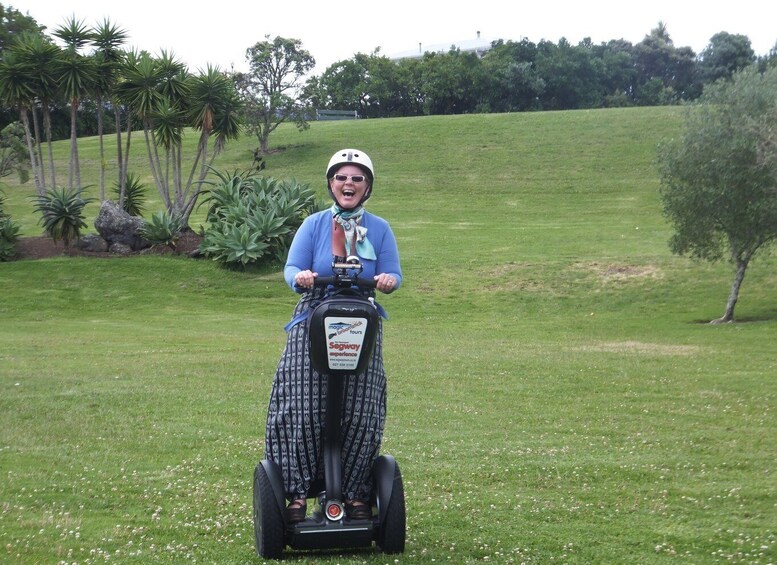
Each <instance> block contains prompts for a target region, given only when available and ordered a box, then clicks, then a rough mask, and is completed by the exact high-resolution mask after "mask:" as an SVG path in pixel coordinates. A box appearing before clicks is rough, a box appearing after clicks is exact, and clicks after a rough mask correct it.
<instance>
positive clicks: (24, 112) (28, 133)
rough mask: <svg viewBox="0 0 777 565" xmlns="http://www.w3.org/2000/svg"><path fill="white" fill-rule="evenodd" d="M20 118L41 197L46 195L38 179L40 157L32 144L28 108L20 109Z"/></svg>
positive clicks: (36, 187) (36, 185) (37, 189)
mask: <svg viewBox="0 0 777 565" xmlns="http://www.w3.org/2000/svg"><path fill="white" fill-rule="evenodd" d="M19 117H20V118H21V120H22V125H23V126H24V137H25V139H26V141H27V151H28V152H29V154H30V167H31V168H32V178H33V180H34V181H35V190H36V191H37V193H38V194H39V195H43V194H44V192H45V191H44V189H43V186H42V185H41V182H40V178H38V162H37V161H38V157H37V156H36V155H35V148H34V147H33V144H32V132H31V131H30V116H29V115H28V114H27V109H26V108H21V107H20V108H19Z"/></svg>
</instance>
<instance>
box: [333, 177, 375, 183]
mask: <svg viewBox="0 0 777 565" xmlns="http://www.w3.org/2000/svg"><path fill="white" fill-rule="evenodd" d="M332 178H333V179H335V180H336V181H337V182H345V181H347V180H348V179H351V181H353V183H354V184H359V183H360V182H364V181H365V180H366V179H367V177H365V176H364V175H350V176H349V175H334V176H333V177H332Z"/></svg>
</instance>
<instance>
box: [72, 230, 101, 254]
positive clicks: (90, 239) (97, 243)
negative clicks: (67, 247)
mask: <svg viewBox="0 0 777 565" xmlns="http://www.w3.org/2000/svg"><path fill="white" fill-rule="evenodd" d="M76 247H77V248H78V249H80V250H82V251H87V252H89V253H104V252H105V251H108V242H107V241H105V240H104V239H103V238H102V237H100V236H99V235H97V234H96V233H88V234H86V235H85V236H84V237H80V238H78V241H76Z"/></svg>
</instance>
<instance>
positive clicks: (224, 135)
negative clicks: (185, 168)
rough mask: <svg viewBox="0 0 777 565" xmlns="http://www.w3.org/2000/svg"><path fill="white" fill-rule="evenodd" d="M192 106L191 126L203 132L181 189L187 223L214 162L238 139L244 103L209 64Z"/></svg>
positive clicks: (198, 78) (194, 90)
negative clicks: (210, 147)
mask: <svg viewBox="0 0 777 565" xmlns="http://www.w3.org/2000/svg"><path fill="white" fill-rule="evenodd" d="M190 104H191V107H190V110H189V113H190V117H191V124H192V125H193V126H194V128H195V129H198V130H200V139H199V142H198V144H197V154H196V156H195V159H194V164H193V165H192V168H191V172H190V174H189V179H188V182H187V183H186V185H185V186H184V187H182V188H183V195H184V201H185V202H186V204H185V208H184V216H185V218H187V220H188V218H189V216H190V215H191V212H192V210H193V209H194V204H195V202H196V201H197V197H198V196H199V194H200V187H201V186H202V181H203V180H205V176H206V174H207V171H208V167H210V166H211V165H212V164H213V160H214V159H215V158H216V156H217V155H218V154H219V153H220V152H221V150H222V149H223V148H224V146H225V145H226V142H227V141H228V140H230V139H236V138H237V137H238V136H239V133H240V122H239V119H238V115H239V112H240V109H241V103H240V101H239V98H238V96H237V93H236V92H235V89H234V87H233V84H232V82H231V81H230V80H228V79H227V77H226V75H224V73H222V72H221V71H220V70H219V69H218V68H216V67H212V66H210V65H208V68H207V70H206V71H205V72H204V73H202V74H200V75H198V76H196V77H194V78H193V81H192V89H191V103H190ZM214 135H215V136H216V141H215V143H214V147H213V153H212V155H211V157H210V159H208V142H209V140H210V138H211V137H212V136H214ZM198 163H200V170H199V174H198V176H197V180H196V182H195V180H194V175H195V172H196V171H197V166H198Z"/></svg>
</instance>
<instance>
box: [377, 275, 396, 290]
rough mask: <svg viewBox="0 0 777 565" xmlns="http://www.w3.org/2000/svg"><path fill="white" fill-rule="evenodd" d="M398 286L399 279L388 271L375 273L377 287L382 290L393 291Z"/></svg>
mask: <svg viewBox="0 0 777 565" xmlns="http://www.w3.org/2000/svg"><path fill="white" fill-rule="evenodd" d="M396 286H397V279H396V278H394V277H393V276H392V275H389V274H388V273H381V274H379V275H375V288H377V289H378V290H379V291H381V292H386V293H388V292H391V291H392V290H394V288H395V287H396Z"/></svg>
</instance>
